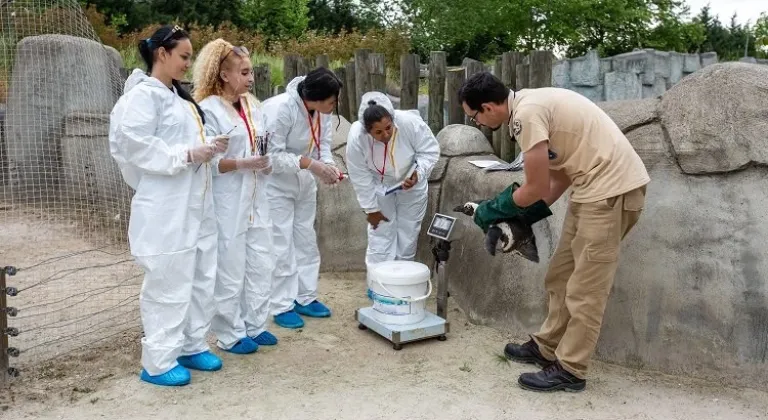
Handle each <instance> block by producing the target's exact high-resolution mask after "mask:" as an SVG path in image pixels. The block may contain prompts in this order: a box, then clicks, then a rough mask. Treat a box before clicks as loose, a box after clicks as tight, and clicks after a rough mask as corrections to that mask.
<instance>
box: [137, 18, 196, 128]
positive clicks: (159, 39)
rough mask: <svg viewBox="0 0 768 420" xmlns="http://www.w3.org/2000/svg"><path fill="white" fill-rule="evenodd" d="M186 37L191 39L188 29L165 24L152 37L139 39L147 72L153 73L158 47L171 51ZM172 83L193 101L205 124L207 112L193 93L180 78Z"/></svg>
mask: <svg viewBox="0 0 768 420" xmlns="http://www.w3.org/2000/svg"><path fill="white" fill-rule="evenodd" d="M184 39H189V34H187V32H186V31H184V30H183V29H181V28H180V27H178V26H170V25H165V26H163V27H161V28H160V29H158V30H157V31H155V33H154V34H152V36H151V37H149V38H147V39H142V40H141V41H139V54H141V58H142V60H144V64H146V66H147V74H150V73H152V65H153V64H154V62H155V51H156V50H157V49H158V48H160V47H163V48H165V49H166V51H171V50H173V49H174V48H176V46H177V45H178V44H179V41H181V40H184ZM172 83H173V87H175V88H176V93H177V94H178V95H179V97H181V99H184V100H185V101H189V102H191V103H192V104H193V105H194V106H195V108H197V113H198V114H200V119H201V120H202V121H203V124H205V113H204V112H203V110H202V108H200V105H198V104H197V102H195V99H194V98H192V95H190V94H189V92H187V91H186V90H184V88H182V87H181V83H180V82H179V81H178V80H175V79H174V80H173V81H172Z"/></svg>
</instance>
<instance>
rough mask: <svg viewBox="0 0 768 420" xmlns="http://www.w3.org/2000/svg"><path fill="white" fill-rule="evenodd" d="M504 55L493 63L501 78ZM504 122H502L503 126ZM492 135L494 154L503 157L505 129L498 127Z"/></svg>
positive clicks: (495, 72) (498, 76)
mask: <svg viewBox="0 0 768 420" xmlns="http://www.w3.org/2000/svg"><path fill="white" fill-rule="evenodd" d="M501 67H502V57H501V56H500V55H497V56H496V61H495V62H494V63H493V75H494V76H496V77H497V78H498V79H499V80H502V83H503V79H502V78H501V73H502V69H501ZM501 128H504V127H503V124H502V127H501ZM491 137H492V139H493V140H492V145H493V154H494V155H496V157H499V158H501V144H502V143H503V142H504V130H502V129H498V130H496V131H494V132H492V133H491Z"/></svg>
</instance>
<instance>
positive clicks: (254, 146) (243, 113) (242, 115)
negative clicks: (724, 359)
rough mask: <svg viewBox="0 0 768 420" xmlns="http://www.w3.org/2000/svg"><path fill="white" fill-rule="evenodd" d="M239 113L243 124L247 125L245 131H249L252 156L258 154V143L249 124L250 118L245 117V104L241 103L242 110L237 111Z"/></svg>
mask: <svg viewBox="0 0 768 420" xmlns="http://www.w3.org/2000/svg"><path fill="white" fill-rule="evenodd" d="M237 113H238V114H240V118H242V119H243V122H244V123H245V129H246V131H248V140H249V141H250V142H251V155H254V154H256V142H255V141H254V139H253V133H252V132H251V125H250V124H248V118H246V116H245V109H244V107H243V103H242V102H240V109H238V110H237Z"/></svg>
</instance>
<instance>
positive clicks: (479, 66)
mask: <svg viewBox="0 0 768 420" xmlns="http://www.w3.org/2000/svg"><path fill="white" fill-rule="evenodd" d="M463 64H464V68H465V69H466V76H465V77H466V78H467V79H469V78H470V77H472V76H473V75H474V74H476V73H480V72H481V71H484V70H485V65H483V63H481V62H480V61H477V60H473V59H471V58H465V59H464V61H463ZM464 124H466V125H468V126H470V127H475V128H478V129H479V127H478V126H477V124H474V123H473V122H472V121H471V120H470V119H469V116H468V115H465V116H464ZM483 134H485V132H483Z"/></svg>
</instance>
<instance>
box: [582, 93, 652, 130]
mask: <svg viewBox="0 0 768 420" xmlns="http://www.w3.org/2000/svg"><path fill="white" fill-rule="evenodd" d="M660 104H661V100H660V99H658V98H651V99H643V100H641V101H638V100H625V101H611V102H600V103H598V104H597V105H598V106H599V107H600V108H601V109H602V110H603V111H605V112H606V113H607V114H608V115H609V116H610V117H611V119H613V122H615V123H616V125H618V126H619V128H620V129H621V131H623V132H625V133H626V132H628V131H631V130H632V129H635V128H637V127H639V126H641V125H645V124H648V123H651V122H653V121H656V120H658V119H659V106H660Z"/></svg>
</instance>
